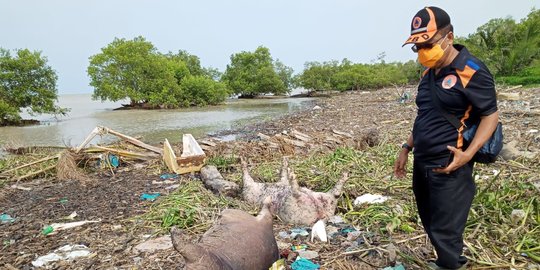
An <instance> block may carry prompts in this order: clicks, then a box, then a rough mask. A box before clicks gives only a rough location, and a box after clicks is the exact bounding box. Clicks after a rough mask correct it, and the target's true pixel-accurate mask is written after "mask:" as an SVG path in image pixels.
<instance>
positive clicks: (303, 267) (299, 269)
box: [291, 257, 321, 270]
mask: <svg viewBox="0 0 540 270" xmlns="http://www.w3.org/2000/svg"><path fill="white" fill-rule="evenodd" d="M320 267H321V266H320V265H318V264H316V263H313V262H312V261H310V260H308V259H305V258H301V257H298V258H297V259H296V261H294V262H293V263H292V264H291V268H292V269H293V270H316V269H319V268H320Z"/></svg>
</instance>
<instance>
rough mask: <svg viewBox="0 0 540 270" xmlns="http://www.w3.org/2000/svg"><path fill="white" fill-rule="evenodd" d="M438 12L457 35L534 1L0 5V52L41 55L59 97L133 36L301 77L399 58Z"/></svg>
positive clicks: (82, 89)
mask: <svg viewBox="0 0 540 270" xmlns="http://www.w3.org/2000/svg"><path fill="white" fill-rule="evenodd" d="M425 6H438V7H441V8H443V9H444V10H446V11H447V12H448V14H449V15H450V17H451V19H452V24H453V25H454V32H455V34H456V35H458V36H466V35H468V34H470V33H472V32H474V31H475V30H476V29H477V28H478V27H479V26H481V25H482V24H484V23H486V22H487V21H489V20H490V19H493V18H505V17H512V18H514V19H516V20H518V21H519V20H521V19H522V18H524V17H525V16H527V14H528V13H529V12H530V11H531V9H532V8H533V7H536V8H540V0H513V1H507V0H474V1H472V0H453V1H420V0H407V1H399V0H393V1H391V0H378V1H362V0H333V1H330V0H194V1H180V0H177V1H174V0H167V1H165V0H91V1H82V0H79V1H77V0H48V1H43V0H33V1H30V0H0V47H2V48H4V49H11V50H13V49H21V48H28V49H30V50H38V51H41V52H42V54H43V55H44V56H46V57H47V58H48V64H49V65H50V66H52V67H53V69H55V70H56V72H57V74H58V77H59V78H58V92H59V94H74V93H92V91H93V89H92V87H91V86H89V79H88V76H87V73H86V68H87V67H88V64H89V59H88V58H89V57H90V56H92V55H95V54H97V53H99V52H100V50H101V48H103V47H105V46H106V45H107V44H109V43H110V42H112V41H113V39H114V38H115V37H118V38H126V39H133V38H134V37H136V36H143V37H145V38H146V39H147V40H148V41H150V42H152V43H153V44H154V46H156V48H157V49H158V50H159V51H160V52H164V53H166V52H169V51H173V52H176V51H178V50H186V51H188V52H189V53H191V54H194V55H197V56H198V57H199V58H200V59H201V64H202V65H203V66H205V67H214V68H217V69H219V70H221V71H224V70H225V68H226V66H227V64H228V63H229V61H230V56H231V55H232V54H234V53H238V52H241V51H253V50H255V49H256V48H257V47H258V46H260V45H262V46H265V47H268V48H269V49H270V53H271V54H272V56H273V57H274V59H276V58H277V59H280V60H281V61H282V62H283V63H285V64H286V65H288V66H290V67H292V68H293V69H294V70H295V73H298V72H301V71H302V70H303V67H304V63H305V62H307V61H328V60H332V59H335V60H342V59H343V58H348V59H349V60H351V61H353V62H360V63H369V62H371V61H372V60H374V59H376V58H377V55H379V54H380V53H382V52H384V53H385V54H386V58H385V60H386V61H387V62H391V61H407V60H410V59H414V58H415V57H416V55H415V54H414V53H412V52H411V50H410V49H409V46H405V47H403V48H402V47H401V45H402V44H403V42H404V41H405V40H406V39H407V37H408V34H409V31H410V22H411V19H412V17H413V16H414V14H415V13H416V12H417V11H418V10H420V9H421V8H423V7H425Z"/></svg>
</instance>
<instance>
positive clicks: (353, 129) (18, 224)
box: [0, 88, 540, 269]
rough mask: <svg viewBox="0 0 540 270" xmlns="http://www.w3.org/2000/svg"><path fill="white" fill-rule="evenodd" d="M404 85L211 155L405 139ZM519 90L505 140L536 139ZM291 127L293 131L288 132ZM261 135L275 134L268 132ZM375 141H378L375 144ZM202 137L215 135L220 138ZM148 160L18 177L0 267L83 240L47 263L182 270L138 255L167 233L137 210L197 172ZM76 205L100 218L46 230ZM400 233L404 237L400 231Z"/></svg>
mask: <svg viewBox="0 0 540 270" xmlns="http://www.w3.org/2000/svg"><path fill="white" fill-rule="evenodd" d="M402 90H403V89H402ZM405 91H406V92H408V93H409V94H410V98H408V99H401V100H400V97H399V91H397V90H396V89H385V90H379V91H373V92H349V93H343V94H339V95H336V96H333V97H329V98H321V99H319V100H318V101H317V104H314V105H313V107H311V106H310V108H307V109H306V110H305V111H302V112H298V113H295V114H293V115H288V116H285V117H282V118H280V119H276V120H274V121H271V122H266V123H260V124H257V125H252V126H247V127H242V128H241V129H239V130H232V131H223V132H222V133H221V134H220V135H223V134H227V133H234V134H240V135H241V139H240V141H237V142H231V143H219V142H218V143H217V146H208V145H207V146H205V148H206V149H207V151H208V152H209V153H210V154H211V155H216V154H222V153H227V152H230V149H233V148H234V149H235V151H236V152H242V151H239V150H238V149H248V151H245V152H244V153H246V154H247V155H251V157H250V158H251V159H252V160H258V161H259V162H264V161H265V158H266V157H268V158H272V159H274V158H275V157H276V156H281V155H283V154H288V155H296V156H302V155H310V154H313V153H319V152H320V153H325V152H330V151H332V150H334V149H335V148H336V147H339V146H342V145H349V146H352V147H355V148H358V149H361V148H362V147H369V145H370V144H376V143H380V140H381V139H382V140H384V143H392V144H396V145H398V144H400V143H401V142H403V141H404V140H405V139H406V136H407V133H408V131H409V130H410V129H411V126H412V121H413V120H414V116H415V105H414V102H413V100H414V88H409V89H405ZM513 92H514V93H521V95H522V98H520V99H519V100H515V101H512V100H509V101H508V100H501V101H500V102H499V107H500V108H501V111H503V114H502V116H501V121H502V122H503V124H504V125H505V135H506V139H505V140H506V141H512V140H520V139H522V138H523V137H525V136H529V135H527V134H528V133H527V131H530V130H532V129H536V130H538V129H540V121H539V120H538V119H539V118H540V114H538V111H539V107H538V106H539V104H540V101H539V100H538V99H539V97H540V89H535V90H526V91H525V90H519V89H518V90H513ZM111 128H114V127H111ZM293 130H295V131H298V132H300V133H302V134H306V135H309V136H310V137H311V138H312V139H311V140H310V141H309V143H305V144H304V145H302V144H299V145H295V143H298V142H299V140H297V139H294V137H291V136H289V135H288V134H290V133H291V131H293ZM283 131H285V133H287V134H286V135H287V136H288V137H285V138H283V136H284V135H283ZM258 134H259V135H258ZM260 134H264V135H267V136H269V137H270V139H269V138H266V137H264V138H261V135H260ZM276 135H277V138H276ZM287 138H288V139H289V141H287V140H286V139H287ZM372 139H374V140H378V141H370V140H372ZM204 140H208V141H213V142H216V140H212V138H204ZM290 140H292V142H291V141H290ZM527 147H528V150H529V151H531V152H535V151H538V144H536V145H534V144H533V145H528V146H527ZM148 166H156V164H155V163H152V164H150V163H141V164H139V165H137V166H132V165H130V166H124V167H122V166H121V167H120V168H118V169H117V171H116V172H115V174H114V176H113V175H112V174H111V173H110V172H107V171H100V172H95V173H91V174H89V180H85V181H58V180H55V179H54V178H42V179H34V180H31V181H25V182H22V183H17V184H18V185H20V186H24V187H25V188H26V189H30V190H21V189H16V188H12V187H11V184H12V183H10V184H8V185H5V186H4V187H3V188H2V189H1V190H0V212H3V213H9V215H10V216H11V217H13V218H14V219H15V221H14V222H8V223H2V224H0V239H1V240H2V246H1V247H0V249H1V252H0V268H2V269H34V267H33V266H32V264H31V262H32V261H33V260H35V259H36V258H37V257H39V256H43V255H46V254H48V253H50V252H52V251H53V250H55V249H57V248H59V247H62V246H64V245H68V244H69V245H74V244H82V245H85V246H87V247H88V248H89V249H90V250H91V255H90V256H88V257H84V258H79V259H77V260H75V261H73V262H58V263H54V264H51V265H49V268H50V269H182V265H183V261H182V258H181V257H180V256H179V254H178V253H177V252H176V251H174V250H173V249H172V248H169V249H165V250H159V251H155V252H138V251H136V250H135V249H134V247H135V246H136V245H138V244H140V243H142V242H144V241H145V240H146V239H148V238H154V237H156V234H160V233H158V232H157V231H156V230H155V228H152V227H145V226H143V225H140V224H137V221H136V217H138V216H140V215H141V214H143V213H145V212H146V211H148V209H149V207H150V205H151V204H152V202H149V201H142V200H141V199H140V196H141V194H143V193H155V192H159V193H161V196H166V195H167V194H168V193H170V192H172V190H173V189H170V188H168V187H171V186H173V185H175V184H176V185H177V184H182V183H185V182H186V181H197V179H196V178H197V176H196V175H194V176H190V177H182V178H181V179H178V180H174V183H173V182H168V183H167V184H156V182H159V181H162V180H161V179H160V177H159V176H160V173H156V170H149V169H148ZM390 173H391V172H389V174H390ZM73 212H76V213H77V217H76V218H75V220H77V221H80V220H91V221H99V222H96V223H91V224H86V225H83V226H81V227H77V228H73V229H68V230H65V231H60V232H58V233H57V234H53V235H44V234H43V233H42V230H43V228H44V227H46V226H47V225H50V224H52V223H62V222H70V220H68V219H66V217H68V216H69V215H70V214H72V213H73ZM274 228H275V233H276V238H278V240H279V237H278V236H277V234H278V232H279V231H282V230H286V229H289V228H291V227H290V226H287V225H285V224H281V223H280V222H279V221H276V224H275V227H274ZM161 234H162V233H161ZM196 237H197V234H194V235H193V238H196ZM405 237H410V236H405ZM396 238H397V239H399V236H397V237H396ZM420 240H421V241H420V244H419V245H425V246H426V248H427V247H428V245H427V242H426V241H425V238H423V239H420ZM422 243H424V244H422ZM315 246H316V245H315ZM419 248H420V249H421V248H422V247H421V246H420V247H419ZM316 250H318V251H319V253H320V254H325V255H324V256H323V257H324V258H323V259H324V262H323V264H324V265H325V266H324V268H325V269H376V268H377V267H376V266H388V265H387V264H386V263H387V262H386V260H385V259H384V258H381V257H378V256H376V254H375V255H374V256H367V257H363V258H356V257H355V256H349V258H347V260H341V261H339V262H337V261H336V262H335V264H333V263H332V262H333V260H332V257H334V258H337V257H338V255H339V254H341V253H342V252H343V247H341V246H339V245H335V246H332V245H325V246H318V248H317V249H316ZM426 256H428V255H426ZM366 260H367V262H366ZM410 268H413V269H414V268H417V267H416V266H411V267H410ZM408 269H409V268H408Z"/></svg>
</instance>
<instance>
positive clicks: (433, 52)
mask: <svg viewBox="0 0 540 270" xmlns="http://www.w3.org/2000/svg"><path fill="white" fill-rule="evenodd" d="M445 39H446V37H445V38H444V39H443V42H444V40H445ZM441 43H442V42H441ZM448 46H450V45H448ZM448 46H446V48H444V50H443V48H442V47H441V45H440V44H439V43H437V44H434V45H433V47H431V48H429V49H428V48H423V49H419V50H418V61H419V62H420V64H422V66H425V67H427V68H433V67H435V65H436V64H437V62H438V61H439V60H441V58H442V57H443V55H444V51H446V49H448Z"/></svg>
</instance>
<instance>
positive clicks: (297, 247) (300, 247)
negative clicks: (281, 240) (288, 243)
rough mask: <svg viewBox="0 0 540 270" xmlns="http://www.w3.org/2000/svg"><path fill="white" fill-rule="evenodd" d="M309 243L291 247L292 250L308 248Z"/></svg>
mask: <svg viewBox="0 0 540 270" xmlns="http://www.w3.org/2000/svg"><path fill="white" fill-rule="evenodd" d="M306 249H307V245H295V246H292V247H291V250H292V251H299V250H306Z"/></svg>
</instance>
